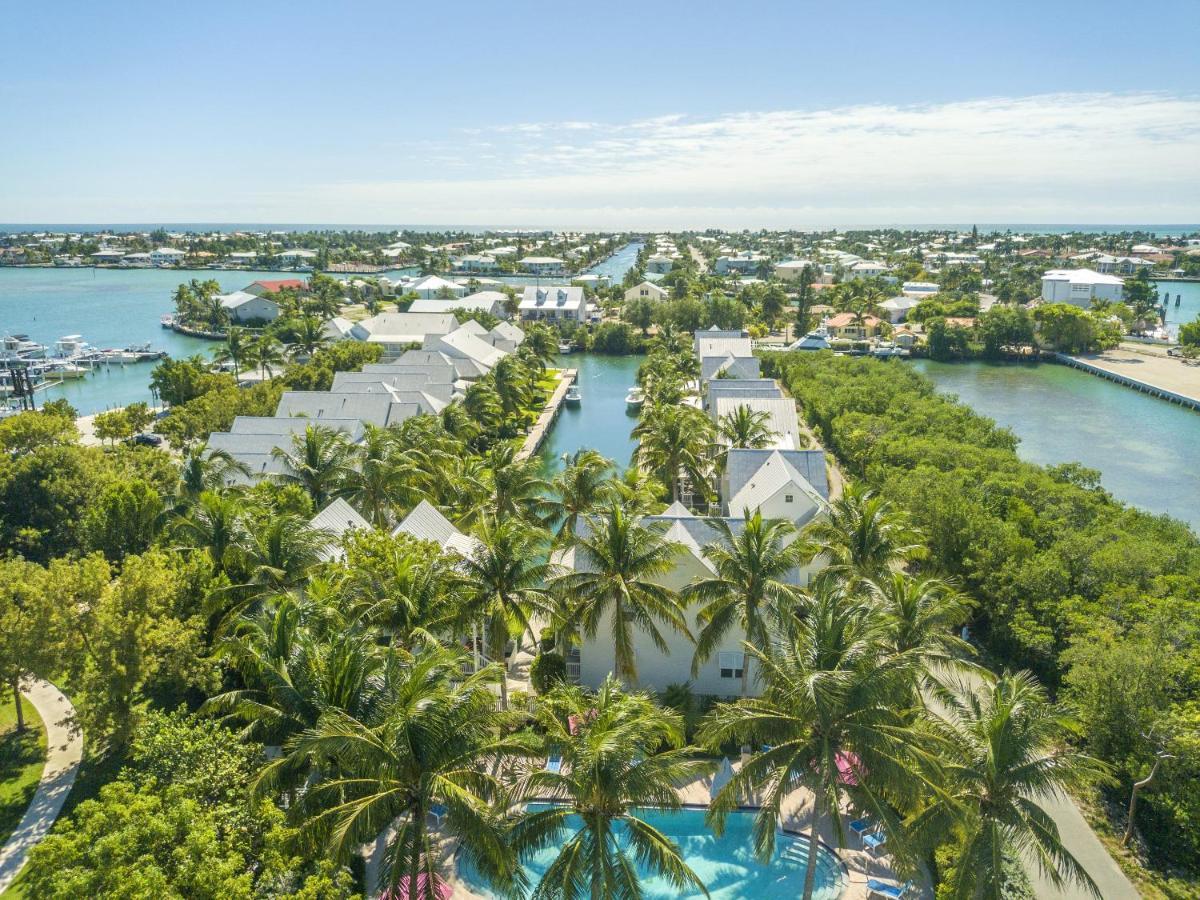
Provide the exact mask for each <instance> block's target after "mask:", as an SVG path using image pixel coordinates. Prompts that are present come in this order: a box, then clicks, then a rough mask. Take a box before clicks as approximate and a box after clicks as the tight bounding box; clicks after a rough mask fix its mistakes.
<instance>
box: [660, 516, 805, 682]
mask: <svg viewBox="0 0 1200 900" xmlns="http://www.w3.org/2000/svg"><path fill="white" fill-rule="evenodd" d="M744 518H745V525H744V527H743V528H742V529H741V531H740V533H738V534H734V532H733V529H732V528H730V526H729V523H728V522H727V521H726V520H724V519H712V520H710V522H709V524H710V525H711V526H712V527H713V529H714V530H715V531H716V532H717V535H718V537H717V540H716V541H714V542H713V543H711V544H709V545H708V546H707V547H705V548H704V555H705V556H706V557H707V558H708V561H709V562H710V563H711V564H712V566H713V568H714V569H715V573H714V575H713V576H712V577H711V578H705V579H702V580H700V581H697V582H694V583H693V584H690V585H688V586H687V587H686V588H684V590H683V597H684V599H685V600H688V601H691V600H697V601H699V602H700V603H701V604H702V605H701V607H700V609H699V611H698V612H697V614H696V624H697V626H698V627H699V628H700V633H699V634H698V635H697V636H696V652H695V655H694V656H693V658H692V675H693V677H694V676H696V675H697V674H699V671H700V666H701V665H703V664H704V663H705V662H707V661H708V659H710V658H711V657H712V654H713V653H714V652H716V650H717V648H718V647H719V646H720V645H721V643H722V642H723V641H724V640H725V638H726V636H727V635H728V634H729V632H730V630H731V629H733V628H734V627H735V626H736V627H737V628H738V629H739V630H740V631H741V632H742V633H743V634H744V635H745V639H746V640H747V641H749V642H750V643H751V644H754V645H755V646H757V647H765V646H767V643H768V642H769V640H770V634H771V630H772V629H771V624H772V622H774V621H778V620H779V618H780V616H791V615H793V608H794V607H795V605H796V603H797V593H796V591H797V588H796V587H795V586H793V585H791V584H788V583H787V581H786V580H785V579H787V577H788V575H789V574H790V573H792V572H793V571H795V570H796V569H797V568H798V567H799V566H800V564H801V562H802V561H803V558H804V547H803V544H802V543H801V542H800V541H798V540H796V537H797V533H796V528H795V526H794V525H792V523H791V522H788V521H787V520H786V519H764V518H763V516H762V512H761V511H759V510H755V511H754V513H753V514H751V513H750V511H749V510H746V511H745V514H744ZM749 681H750V667H749V665H745V664H743V666H742V695H743V696H745V694H746V689H747V687H748V686H749Z"/></svg>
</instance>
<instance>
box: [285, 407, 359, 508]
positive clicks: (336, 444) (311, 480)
mask: <svg viewBox="0 0 1200 900" xmlns="http://www.w3.org/2000/svg"><path fill="white" fill-rule="evenodd" d="M271 456H272V457H273V458H274V459H277V460H279V461H280V462H282V463H283V464H284V471H283V472H280V473H279V474H277V475H276V476H275V477H276V479H277V480H279V481H281V482H282V483H284V484H296V485H299V486H300V487H302V488H303V489H304V490H305V492H306V493H307V494H308V495H309V496H310V497H312V499H313V503H315V504H316V505H317V506H318V507H322V506H324V505H325V504H326V503H328V502H329V501H330V500H331V499H333V497H334V496H336V494H337V493H338V491H339V490H341V488H342V486H343V485H345V484H346V483H347V482H348V481H349V480H350V478H351V476H352V474H353V472H354V467H353V463H352V460H353V457H354V448H353V447H352V446H351V444H350V443H349V441H347V440H346V436H345V435H344V434H343V433H342V432H340V431H337V430H335V429H333V428H328V427H326V426H324V425H309V426H308V427H306V428H305V429H304V434H303V435H299V434H298V435H296V436H295V437H293V438H292V450H291V452H289V451H287V450H283V449H281V448H279V447H276V448H275V449H274V450H272V451H271Z"/></svg>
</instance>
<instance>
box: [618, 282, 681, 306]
mask: <svg viewBox="0 0 1200 900" xmlns="http://www.w3.org/2000/svg"><path fill="white" fill-rule="evenodd" d="M670 296H671V292H670V291H668V290H667V289H666V288H660V287H659V286H658V285H657V284H655V283H654V282H652V281H643V282H642V283H641V284H635V285H634V286H633V287H631V288H630V289H629V290H627V291H626V292H625V302H626V303H628V302H630V301H631V300H666V299H667V298H668V297H670Z"/></svg>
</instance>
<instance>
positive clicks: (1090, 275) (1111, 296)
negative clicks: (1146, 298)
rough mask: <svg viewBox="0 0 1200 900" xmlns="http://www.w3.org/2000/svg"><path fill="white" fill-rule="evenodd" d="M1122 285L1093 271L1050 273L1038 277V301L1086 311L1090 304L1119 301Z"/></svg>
mask: <svg viewBox="0 0 1200 900" xmlns="http://www.w3.org/2000/svg"><path fill="white" fill-rule="evenodd" d="M1124 286H1125V282H1124V281H1122V280H1121V279H1120V278H1118V277H1117V276H1116V275H1108V274H1103V273H1100V272H1097V271H1095V270H1094V269H1051V270H1050V271H1048V272H1046V274H1044V275H1043V276H1042V299H1043V300H1045V301H1046V302H1047V303H1070V304H1072V305H1074V306H1079V307H1082V308H1083V309H1087V308H1088V307H1089V306H1091V305H1092V301H1093V300H1120V299H1121V298H1122V296H1123V295H1124V294H1123V292H1124Z"/></svg>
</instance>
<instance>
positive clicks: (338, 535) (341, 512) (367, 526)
mask: <svg viewBox="0 0 1200 900" xmlns="http://www.w3.org/2000/svg"><path fill="white" fill-rule="evenodd" d="M308 527H309V528H312V529H314V530H316V531H318V532H321V533H322V534H323V535H327V536H328V538H329V542H328V543H327V544H325V546H324V547H322V548H321V559H323V560H325V561H326V562H329V561H332V560H337V559H342V558H344V557H345V555H346V551H345V550H344V549H343V548H342V541H343V540H344V539H345V537H346V535H348V534H349V533H350V532H352V531H370V530H371V523H370V522H368V521H367V520H366V519H364V518H363V517H362V516H361V515H359V513H358V510H356V509H355V508H354V507H353V506H351V505H350V504H349V503H347V502H346V501H345V500H343V499H342V498H341V497H338V498H337V499H336V500H334V501H333V502H332V503H330V504H329V505H328V506H326V507H325V508H324V509H323V510H321V511H320V512H319V513H317V514H316V515H315V516H313V517H312V519H311V520H310V521H309V523H308Z"/></svg>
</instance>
